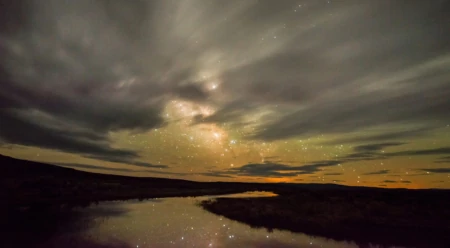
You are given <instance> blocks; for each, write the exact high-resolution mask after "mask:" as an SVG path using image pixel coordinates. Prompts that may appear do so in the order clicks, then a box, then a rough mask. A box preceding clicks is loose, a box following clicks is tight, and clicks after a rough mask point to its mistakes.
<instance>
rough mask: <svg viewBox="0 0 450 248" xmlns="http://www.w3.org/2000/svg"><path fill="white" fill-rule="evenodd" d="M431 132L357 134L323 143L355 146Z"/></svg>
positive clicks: (427, 129) (420, 130)
mask: <svg viewBox="0 0 450 248" xmlns="http://www.w3.org/2000/svg"><path fill="white" fill-rule="evenodd" d="M430 131H431V129H430V128H419V129H411V130H405V131H393V132H383V133H380V134H374V135H368V136H364V135H361V134H359V135H358V136H356V137H350V138H348V137H343V138H339V139H336V140H332V141H329V142H324V144H325V145H341V144H355V143H374V142H379V141H388V140H397V139H405V138H419V137H423V136H425V135H427V134H428V133H429V132H430Z"/></svg>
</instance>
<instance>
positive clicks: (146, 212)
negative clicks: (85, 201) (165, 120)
mask: <svg viewBox="0 0 450 248" xmlns="http://www.w3.org/2000/svg"><path fill="white" fill-rule="evenodd" d="M272 195H273V194H272ZM236 196H237V197H246V196H248V197H255V196H271V195H270V194H269V193H265V192H260V193H247V194H237V195H234V197H236ZM207 198H211V197H197V198H165V199H156V200H148V201H126V202H105V203H100V204H98V205H93V206H90V207H88V208H84V209H77V210H76V211H74V212H73V213H72V215H73V217H72V218H70V219H69V220H68V221H67V222H65V224H63V223H58V224H59V225H58V227H57V228H56V229H53V232H52V233H51V234H48V235H47V236H46V238H45V239H44V240H36V241H33V242H37V243H38V244H39V245H37V247H92V248H94V247H95V248H97V247H136V248H139V247H311V248H313V247H337V248H339V247H342V248H351V247H358V245H356V244H355V243H351V242H337V241H333V240H328V239H325V238H320V237H311V236H307V235H304V234H294V233H291V232H287V231H278V230H274V231H273V232H268V231H267V230H266V229H253V228H250V227H249V226H247V225H245V224H241V223H238V222H236V221H231V220H228V219H226V218H223V217H220V216H217V215H214V214H212V213H209V212H207V211H205V210H203V209H202V208H201V207H199V206H198V205H197V203H198V202H199V201H201V200H204V199H207ZM40 221H45V220H44V219H41V220H40ZM28 222H30V224H29V226H32V227H33V224H31V223H32V222H33V220H32V219H28ZM74 227H76V228H74ZM33 228H35V230H29V231H34V232H35V233H38V234H40V231H41V230H40V228H39V225H35V226H34V227H33ZM23 235H24V236H23V237H28V234H26V233H23ZM34 244H36V243H34ZM32 246H33V245H28V247H32ZM4 247H7V246H4ZM10 247H17V246H14V245H11V244H10ZM373 247H377V246H373Z"/></svg>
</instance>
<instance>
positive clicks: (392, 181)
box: [380, 180, 412, 186]
mask: <svg viewBox="0 0 450 248" xmlns="http://www.w3.org/2000/svg"><path fill="white" fill-rule="evenodd" d="M383 183H412V182H411V181H407V180H399V181H394V180H384V181H383ZM380 186H381V185H380Z"/></svg>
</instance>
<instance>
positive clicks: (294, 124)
mask: <svg viewBox="0 0 450 248" xmlns="http://www.w3.org/2000/svg"><path fill="white" fill-rule="evenodd" d="M443 3H444V1H440V2H438V3H436V4H429V3H427V1H413V2H409V1H408V2H404V1H397V2H395V3H392V2H389V3H387V2H384V1H366V2H363V3H358V4H348V3H347V2H346V1H331V2H330V3H326V1H325V2H321V1H311V2H309V3H308V4H306V5H304V6H302V7H301V8H300V7H299V6H298V2H296V1H282V2H281V3H280V2H278V1H277V2H275V1H273V2H271V1H267V2H265V3H257V1H240V0H230V1H226V3H224V2H223V1H213V2H211V3H210V4H208V5H205V4H203V3H202V1H201V0H198V1H196V0H193V1H185V0H179V1H164V0H154V1H143V0H136V1H89V0H78V1H69V2H68V1H59V0H48V1H45V3H44V2H43V1H39V0H29V1H28V0H27V1H25V0H17V1H14V3H12V2H11V3H8V4H4V5H2V8H1V10H0V50H1V51H2V52H1V53H2V55H1V56H0V82H1V88H2V90H1V91H0V120H1V122H0V140H2V142H4V143H7V144H19V145H24V146H33V147H41V148H47V149H54V150H59V151H63V152H69V153H75V154H79V155H81V156H84V157H89V158H96V159H101V160H105V161H112V162H114V161H119V162H121V163H128V164H134V165H141V166H147V167H150V168H160V167H158V166H159V165H151V164H147V165H144V164H142V162H139V159H140V157H139V154H138V153H137V152H136V151H133V150H128V149H119V148H115V147H114V146H113V145H112V141H111V140H109V135H110V133H113V132H118V131H131V132H144V131H148V130H151V129H153V128H159V127H164V126H165V125H167V124H168V122H170V121H173V120H172V119H170V118H165V117H164V116H163V115H162V113H163V112H164V111H165V109H166V106H167V104H168V103H169V102H170V101H171V100H174V99H179V98H182V99H184V100H186V101H188V102H202V103H204V104H205V105H207V106H208V107H210V108H211V109H213V110H214V111H212V110H211V112H213V113H210V114H203V115H197V116H196V118H195V120H194V123H218V124H222V123H227V124H231V125H229V126H227V127H233V128H236V130H238V131H241V130H242V129H246V130H247V129H249V130H250V131H245V132H243V133H244V134H245V138H247V139H253V140H265V141H273V140H281V139H290V138H294V137H310V136H316V135H322V134H323V135H326V134H333V135H335V134H336V135H335V137H336V140H335V141H333V142H338V143H357V144H359V143H369V144H372V143H373V144H378V146H373V145H372V146H366V147H356V148H355V151H354V153H352V154H349V155H348V156H346V157H343V158H342V159H339V160H341V161H340V162H342V163H345V162H352V161H362V160H374V159H382V158H385V157H387V156H413V155H441V154H448V151H446V150H440V151H438V150H436V151H425V150H424V151H422V152H420V151H405V152H403V153H402V152H397V153H391V154H380V152H379V151H380V150H381V149H383V148H386V147H390V146H394V145H395V143H392V140H397V139H406V138H414V137H419V136H422V135H424V134H426V133H427V132H428V130H434V129H436V128H438V127H443V126H444V125H447V124H448V123H449V120H450V115H448V109H450V97H448V96H449V95H450V86H449V84H448V79H449V77H450V72H449V70H448V68H449V67H450V52H449V51H450V45H449V44H450V38H449V37H448V36H446V35H443V33H442V32H443V31H442V30H447V29H448V28H449V25H448V23H449V22H448V21H447V15H445V13H446V11H445V8H444V5H443ZM218 10H220V11H218ZM294 10H295V11H294ZM392 10H394V11H395V10H401V11H396V12H398V13H397V14H395V15H392ZM330 13H331V14H330ZM262 17H264V18H262ZM212 83H214V84H217V89H214V90H211V89H209V88H208V87H207V86H208V85H211V84H212ZM405 125H407V126H408V127H410V126H411V127H415V128H411V129H409V130H404V129H403V127H404V126H405ZM249 126H251V128H248V127H249ZM417 127H421V128H419V129H417ZM372 129H376V130H383V131H381V132H379V133H375V134H374V133H371V134H370V135H369V136H360V135H359V134H360V133H361V132H362V131H367V130H372ZM394 129H395V130H396V131H393V130H394ZM399 130H400V131H399ZM239 133H240V132H239ZM244 134H243V135H244ZM348 134H352V135H353V136H352V137H350V136H347V135H348ZM388 141H391V142H388ZM389 144H390V145H389ZM398 145H400V144H398ZM380 146H381V147H380ZM418 152H419V153H418ZM263 165H264V166H267V165H265V164H263ZM274 165H282V164H276V163H274ZM305 166H308V165H305ZM309 166H310V167H303V169H298V170H294V171H288V170H283V168H284V167H278V168H281V170H278V171H277V170H272V171H270V170H269V171H266V172H267V173H269V174H270V173H273V174H277V173H280V174H281V173H282V174H286V175H287V176H293V175H296V174H298V173H311V172H314V171H315V170H317V168H320V167H321V166H320V165H315V164H311V165H309ZM294 168H295V166H294ZM242 170H243V171H239V170H237V171H234V172H236V173H244V174H245V173H249V174H252V173H253V174H258V173H262V174H264V173H266V172H265V171H258V170H257V169H254V168H253V169H251V168H250V167H245V168H243V169H242ZM246 170H247V171H246ZM280 171H281V172H280Z"/></svg>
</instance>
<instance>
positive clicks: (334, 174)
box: [324, 172, 343, 176]
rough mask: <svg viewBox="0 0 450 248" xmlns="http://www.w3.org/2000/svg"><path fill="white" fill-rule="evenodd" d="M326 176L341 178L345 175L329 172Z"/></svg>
mask: <svg viewBox="0 0 450 248" xmlns="http://www.w3.org/2000/svg"><path fill="white" fill-rule="evenodd" d="M324 175H325V176H340V175H343V173H335V172H329V173H324Z"/></svg>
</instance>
